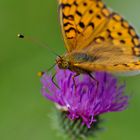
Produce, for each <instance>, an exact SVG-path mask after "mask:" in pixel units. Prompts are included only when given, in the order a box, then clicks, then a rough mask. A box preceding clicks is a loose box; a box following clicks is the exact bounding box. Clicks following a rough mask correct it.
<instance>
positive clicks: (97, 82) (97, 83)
mask: <svg viewBox="0 0 140 140" xmlns="http://www.w3.org/2000/svg"><path fill="white" fill-rule="evenodd" d="M88 75H89V76H90V77H91V78H92V79H93V80H94V81H95V82H96V86H97V88H96V93H97V91H98V86H99V81H98V80H97V79H96V78H95V77H94V76H93V75H92V74H91V73H88Z"/></svg>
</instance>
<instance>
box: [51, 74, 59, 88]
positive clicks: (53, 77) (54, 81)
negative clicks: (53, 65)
mask: <svg viewBox="0 0 140 140" xmlns="http://www.w3.org/2000/svg"><path fill="white" fill-rule="evenodd" d="M55 76H56V73H54V75H53V76H52V82H53V84H54V85H55V86H56V87H57V88H59V89H60V87H59V86H58V85H57V84H56V83H55V81H54V78H55Z"/></svg>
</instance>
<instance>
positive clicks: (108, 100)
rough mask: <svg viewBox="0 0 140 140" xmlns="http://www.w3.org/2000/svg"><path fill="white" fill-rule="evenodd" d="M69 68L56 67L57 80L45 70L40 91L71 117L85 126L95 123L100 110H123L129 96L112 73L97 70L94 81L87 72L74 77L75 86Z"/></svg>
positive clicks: (102, 112)
mask: <svg viewBox="0 0 140 140" xmlns="http://www.w3.org/2000/svg"><path fill="white" fill-rule="evenodd" d="M74 74H75V73H73V72H71V71H69V70H60V69H58V68H57V69H56V81H55V82H56V84H57V85H58V87H59V88H58V87H57V86H56V85H55V84H54V83H53V81H52V75H51V74H50V75H48V74H46V73H45V74H44V75H43V76H42V78H41V82H42V84H43V87H42V94H43V96H45V97H46V98H47V99H48V100H50V101H52V102H54V103H55V104H56V105H57V107H58V108H59V109H61V110H63V111H65V112H66V114H67V118H69V119H70V120H71V121H75V120H81V122H82V124H83V125H84V126H87V128H91V127H92V125H93V126H94V124H96V123H97V121H98V120H99V119H97V118H98V117H99V116H100V115H101V114H104V113H107V112H118V111H122V110H125V109H126V107H127V105H128V99H129V97H128V96H126V95H125V94H124V88H125V86H124V85H118V81H117V79H116V78H115V77H113V76H112V75H111V74H107V73H100V72H96V73H95V74H94V77H95V79H96V80H97V81H98V82H99V84H98V88H97V83H96V81H95V80H93V79H92V78H91V77H90V76H89V75H83V76H82V77H80V76H78V77H76V78H75V83H76V88H75V85H74V82H73V78H72V76H73V75H74Z"/></svg>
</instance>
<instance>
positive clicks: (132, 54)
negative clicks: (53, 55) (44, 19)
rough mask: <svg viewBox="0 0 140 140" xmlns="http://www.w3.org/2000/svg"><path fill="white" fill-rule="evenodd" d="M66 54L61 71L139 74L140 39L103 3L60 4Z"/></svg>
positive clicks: (70, 0)
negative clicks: (136, 72)
mask: <svg viewBox="0 0 140 140" xmlns="http://www.w3.org/2000/svg"><path fill="white" fill-rule="evenodd" d="M58 4H59V15H60V22H61V29H62V34H63V38H64V42H65V46H66V48H67V52H66V53H65V54H64V55H63V56H60V57H59V58H58V59H57V60H56V62H57V64H58V66H59V68H62V69H69V70H71V71H75V72H76V73H77V74H80V73H91V72H93V71H106V72H132V71H139V70H140V60H139V56H140V39H139V37H138V35H137V34H136V32H135V30H134V28H133V27H132V26H131V25H130V24H129V23H128V22H127V21H126V20H125V19H124V18H123V17H122V16H120V15H119V14H118V13H116V12H113V11H111V10H110V9H108V8H107V7H106V5H105V4H104V3H103V1H102V0H58Z"/></svg>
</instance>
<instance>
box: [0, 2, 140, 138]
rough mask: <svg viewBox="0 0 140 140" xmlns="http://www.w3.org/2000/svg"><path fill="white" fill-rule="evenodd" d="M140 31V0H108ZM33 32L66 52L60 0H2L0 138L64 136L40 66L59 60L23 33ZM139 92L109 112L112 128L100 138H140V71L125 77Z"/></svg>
mask: <svg viewBox="0 0 140 140" xmlns="http://www.w3.org/2000/svg"><path fill="white" fill-rule="evenodd" d="M105 1H106V3H107V4H108V5H109V6H110V7H111V8H112V9H114V10H116V11H118V12H119V13H121V14H122V15H124V16H125V17H126V18H127V19H128V20H129V21H130V22H131V23H133V25H134V26H135V28H136V30H137V31H138V32H140V7H139V5H140V1H139V0H127V1H126V0H116V1H114V0H105ZM18 33H24V34H25V35H27V36H33V37H35V38H37V39H39V40H41V41H43V42H46V44H47V45H48V46H50V47H52V48H54V49H55V50H56V51H57V53H59V54H62V53H64V52H65V49H64V44H63V41H62V37H61V32H60V27H59V21H58V13H57V1H56V0H40V1H38V0H24V1H20V0H0V140H56V139H57V140H59V139H62V138H61V137H58V136H57V133H56V131H54V130H53V129H51V121H50V120H51V119H50V117H49V114H50V113H51V111H52V108H53V104H52V103H51V102H49V101H47V100H46V99H44V98H43V97H42V95H41V93H40V89H41V83H40V79H39V77H37V72H38V71H40V70H45V69H47V68H49V67H50V66H51V65H52V64H53V63H54V60H55V56H53V55H52V54H51V53H50V52H49V51H48V50H47V49H46V48H42V47H40V46H38V45H37V44H32V43H30V42H26V41H23V40H19V39H18V38H17V36H16V35H17V34H18ZM121 79H122V80H125V81H126V84H127V92H128V93H130V94H131V93H132V94H133V98H132V99H131V103H130V106H129V108H128V109H127V110H126V111H124V112H120V113H110V114H106V115H104V118H106V119H107V122H105V123H104V124H103V126H104V127H106V128H107V130H106V131H105V132H103V133H101V134H98V137H97V139H98V140H112V139H113V140H132V139H134V140H137V139H139V138H140V132H139V131H140V120H139V118H140V108H139V107H140V76H134V77H123V78H121Z"/></svg>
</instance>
